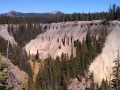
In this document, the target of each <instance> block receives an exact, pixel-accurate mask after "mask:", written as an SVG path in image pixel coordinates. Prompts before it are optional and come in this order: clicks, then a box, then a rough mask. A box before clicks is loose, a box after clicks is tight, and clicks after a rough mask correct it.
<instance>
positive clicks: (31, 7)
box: [0, 0, 120, 13]
mask: <svg viewBox="0 0 120 90" xmlns="http://www.w3.org/2000/svg"><path fill="white" fill-rule="evenodd" d="M113 3H114V4H116V5H118V6H120V0H0V13H6V12H9V11H11V10H15V11H18V12H25V13H27V12H36V13H43V12H50V11H54V10H57V11H62V12H64V13H73V12H89V11H90V12H97V11H108V8H109V6H110V4H113Z"/></svg>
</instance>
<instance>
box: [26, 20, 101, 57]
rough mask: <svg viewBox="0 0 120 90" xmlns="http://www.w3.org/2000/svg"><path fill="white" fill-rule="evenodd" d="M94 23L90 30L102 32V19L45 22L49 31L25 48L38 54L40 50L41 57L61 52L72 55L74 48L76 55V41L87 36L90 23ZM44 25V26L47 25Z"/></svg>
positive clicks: (59, 54)
mask: <svg viewBox="0 0 120 90" xmlns="http://www.w3.org/2000/svg"><path fill="white" fill-rule="evenodd" d="M90 23H92V24H93V25H91V27H90V30H91V31H92V32H95V33H98V34H99V32H101V28H102V27H103V25H102V24H100V23H101V21H80V22H66V23H52V24H45V25H46V26H47V31H46V32H45V33H43V34H40V35H38V36H37V38H36V39H34V40H31V42H30V43H28V44H27V45H26V46H25V48H26V51H27V53H28V54H29V53H30V54H34V55H35V54H36V53H37V50H38V51H39V56H40V58H41V59H44V58H46V57H47V56H48V55H50V56H51V57H54V58H55V57H56V56H61V53H62V52H64V53H68V55H70V53H71V49H73V55H74V56H75V55H76V54H75V47H73V46H74V45H73V44H74V41H76V40H80V41H82V39H83V38H85V36H86V32H87V30H88V24H90ZM45 25H44V26H45Z"/></svg>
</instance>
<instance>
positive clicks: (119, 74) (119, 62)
mask: <svg viewBox="0 0 120 90" xmlns="http://www.w3.org/2000/svg"><path fill="white" fill-rule="evenodd" d="M114 63H115V66H114V67H113V79H112V82H111V84H112V88H113V89H114V90H120V56H119V51H118V56H117V58H116V59H115V60H114Z"/></svg>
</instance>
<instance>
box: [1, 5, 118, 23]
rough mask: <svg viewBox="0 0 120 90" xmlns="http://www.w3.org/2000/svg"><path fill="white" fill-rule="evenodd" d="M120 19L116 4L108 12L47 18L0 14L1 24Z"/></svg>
mask: <svg viewBox="0 0 120 90" xmlns="http://www.w3.org/2000/svg"><path fill="white" fill-rule="evenodd" d="M104 19H108V20H120V6H116V4H113V5H110V7H109V9H108V12H94V13H91V12H89V13H84V12H83V13H73V14H63V15H61V16H57V17H52V18H45V17H9V16H0V24H21V23H52V22H66V21H90V20H104Z"/></svg>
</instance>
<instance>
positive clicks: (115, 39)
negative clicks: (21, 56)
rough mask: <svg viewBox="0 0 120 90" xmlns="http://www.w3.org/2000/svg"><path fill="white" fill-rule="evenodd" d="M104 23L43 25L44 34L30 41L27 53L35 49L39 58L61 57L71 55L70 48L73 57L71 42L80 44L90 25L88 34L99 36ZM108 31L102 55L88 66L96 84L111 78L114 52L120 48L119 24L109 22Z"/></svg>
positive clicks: (115, 53)
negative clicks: (66, 54) (44, 28)
mask: <svg viewBox="0 0 120 90" xmlns="http://www.w3.org/2000/svg"><path fill="white" fill-rule="evenodd" d="M103 24H104V23H103V22H102V21H101V20H98V21H79V22H66V23H52V24H45V25H44V26H46V27H47V31H46V32H45V33H43V34H40V35H38V36H37V38H36V39H34V40H31V42H29V43H28V44H27V45H26V46H25V48H26V51H27V53H28V54H29V53H30V54H34V55H36V53H37V50H38V52H39V56H40V58H41V59H44V58H46V57H47V56H48V55H51V56H52V57H54V58H55V57H56V56H57V55H58V56H61V53H62V52H64V53H68V54H69V55H70V53H71V48H73V54H74V56H75V55H76V52H75V47H74V46H73V44H74V41H76V40H79V41H82V40H83V38H85V36H86V32H87V30H88V26H89V25H90V30H91V32H92V33H94V34H97V35H99V33H100V32H101V30H102V28H103V26H104V25H103ZM107 28H108V36H107V39H106V42H105V44H104V48H103V50H102V53H101V54H100V55H99V56H98V57H96V58H95V60H94V61H93V63H92V64H91V65H90V67H89V71H90V72H93V74H94V80H95V82H98V83H99V84H100V82H101V81H102V80H103V78H104V79H106V78H107V79H111V72H112V67H113V66H114V64H113V61H114V59H115V58H116V57H117V50H119V49H120V43H119V42H120V38H119V34H120V22H119V21H110V22H109V24H107Z"/></svg>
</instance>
